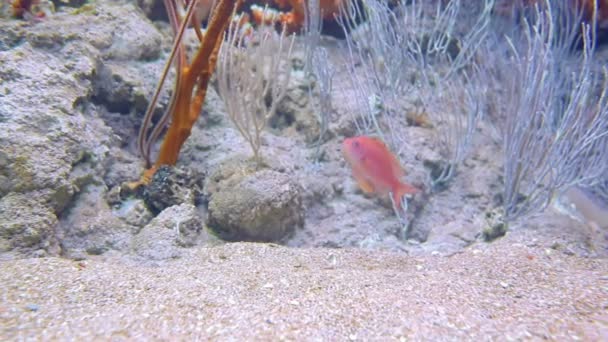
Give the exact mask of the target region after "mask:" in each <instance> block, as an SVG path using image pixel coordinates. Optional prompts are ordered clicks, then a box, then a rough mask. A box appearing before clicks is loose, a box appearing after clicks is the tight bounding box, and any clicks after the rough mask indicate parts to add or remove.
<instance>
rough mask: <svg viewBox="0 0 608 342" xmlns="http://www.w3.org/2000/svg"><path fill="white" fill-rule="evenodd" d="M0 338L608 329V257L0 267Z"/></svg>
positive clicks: (341, 255)
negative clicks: (153, 265)
mask: <svg viewBox="0 0 608 342" xmlns="http://www.w3.org/2000/svg"><path fill="white" fill-rule="evenodd" d="M0 288H1V289H0V340H15V339H23V338H32V337H34V338H38V339H40V338H44V339H52V340H55V339H62V340H65V339H82V338H86V339H87V340H91V339H93V338H95V339H102V340H105V339H113V340H115V339H118V340H123V339H129V340H134V339H136V340H142V339H144V338H146V339H155V340H156V339H171V340H175V339H184V340H191V339H193V338H204V339H213V340H226V339H228V340H230V339H232V340H242V339H248V340H251V339H259V340H268V339H272V340H277V339H288V340H293V339H297V340H311V339H312V340H318V339H322V340H334V341H335V340H345V339H351V340H357V339H366V340H369V339H374V340H377V339H382V340H384V339H389V338H397V339H398V338H401V337H408V338H413V339H434V340H437V339H439V340H446V339H455V338H457V339H462V338H479V337H485V338H496V339H500V340H502V339H508V338H526V339H529V338H533V339H540V338H545V337H548V338H551V339H557V340H564V339H567V340H571V339H573V338H575V337H578V338H581V339H584V340H588V341H591V340H600V339H605V338H607V337H608V260H606V259H595V260H594V259H584V258H579V257H576V256H568V255H565V254H563V253H560V252H557V251H553V250H551V251H548V250H544V249H539V248H529V247H524V246H521V245H512V244H509V243H507V242H501V241H499V242H497V243H494V244H492V245H489V246H486V245H483V246H481V247H476V248H475V249H470V250H467V251H465V252H464V253H461V254H457V255H454V256H452V257H439V256H429V257H424V258H412V257H408V256H407V255H403V254H390V253H381V252H376V251H374V252H365V251H360V250H335V249H288V248H284V247H278V246H274V245H263V244H245V243H238V244H229V245H226V246H219V247H213V248H203V249H198V250H193V251H192V255H191V256H189V257H188V258H184V259H181V260H175V261H171V262H167V263H166V264H163V265H161V266H159V267H144V266H141V265H137V264H135V263H128V264H126V263H125V262H121V261H118V260H112V259H109V258H106V259H96V260H87V261H83V262H77V261H71V260H65V259H57V258H48V259H29V260H18V261H10V262H4V263H0Z"/></svg>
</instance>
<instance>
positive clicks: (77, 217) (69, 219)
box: [58, 186, 139, 257]
mask: <svg viewBox="0 0 608 342" xmlns="http://www.w3.org/2000/svg"><path fill="white" fill-rule="evenodd" d="M105 194H106V188H105V187H104V186H88V187H87V188H86V189H84V190H83V191H82V192H81V193H80V194H79V195H78V196H77V198H76V199H75V200H74V205H73V206H72V207H70V209H69V210H66V212H65V213H64V215H63V217H62V219H61V221H60V230H59V232H58V235H59V238H60V239H61V246H62V248H63V252H64V254H65V255H67V256H68V257H71V256H74V255H79V256H80V255H83V254H84V253H86V254H92V255H98V254H103V253H105V252H107V251H109V250H125V249H127V248H128V246H129V243H130V241H131V238H132V237H133V235H134V234H135V233H136V232H137V230H138V229H139V228H138V227H135V226H132V225H129V224H127V223H125V222H124V221H122V220H121V219H120V218H118V217H117V216H116V215H114V214H113V213H112V208H110V206H109V205H108V203H107V202H106V201H105V199H104V197H105Z"/></svg>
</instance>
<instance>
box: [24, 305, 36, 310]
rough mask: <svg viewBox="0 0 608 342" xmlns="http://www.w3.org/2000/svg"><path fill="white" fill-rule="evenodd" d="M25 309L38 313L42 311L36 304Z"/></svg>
mask: <svg viewBox="0 0 608 342" xmlns="http://www.w3.org/2000/svg"><path fill="white" fill-rule="evenodd" d="M25 308H26V309H28V310H29V311H38V310H39V309H40V307H39V306H38V305H36V304H28V305H26V306H25Z"/></svg>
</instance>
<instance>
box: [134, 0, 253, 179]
mask: <svg viewBox="0 0 608 342" xmlns="http://www.w3.org/2000/svg"><path fill="white" fill-rule="evenodd" d="M240 4H241V0H219V3H218V4H217V6H216V7H215V10H214V12H213V16H212V18H211V21H210V23H209V25H208V27H207V31H206V32H205V35H204V37H203V39H202V41H201V45H200V47H199V49H198V51H197V53H196V55H195V57H194V59H193V62H192V63H191V65H190V66H184V67H182V68H181V70H178V81H177V82H176V84H175V89H174V98H175V100H174V101H175V102H174V103H173V104H172V106H171V113H170V115H171V119H172V121H171V125H170V126H169V128H168V130H167V133H166V135H165V138H164V140H163V142H162V144H161V148H160V152H159V155H158V158H157V160H156V162H155V163H154V165H153V166H152V167H151V168H150V169H148V170H145V171H144V173H143V175H142V177H141V179H140V181H139V182H134V183H131V184H129V187H130V188H136V187H138V186H140V185H143V184H147V183H149V181H150V180H151V178H152V176H153V175H154V173H155V172H156V170H157V169H158V168H159V167H160V166H162V165H175V163H177V159H178V157H179V152H180V150H181V148H182V146H183V144H184V142H185V141H186V139H187V138H188V137H189V136H190V132H191V130H192V126H194V123H195V122H196V120H197V119H198V117H199V114H200V112H201V109H202V106H203V103H204V102H205V95H206V93H207V86H208V84H209V79H210V78H211V75H212V74H213V71H214V69H215V65H216V62H217V55H218V52H219V49H220V47H221V44H222V41H223V38H224V31H225V30H226V28H227V26H228V24H229V23H230V21H231V19H232V14H233V13H234V10H235V9H236V8H238V6H240ZM187 21H188V18H186V19H185V20H184V22H182V25H187V24H188V23H187ZM193 24H194V25H195V29H197V31H200V30H199V29H200V28H199V27H198V25H199V24H198V23H193ZM182 29H183V28H182ZM179 38H181V36H180V37H178V38H177V39H179ZM174 49H183V46H182V44H180V43H179V42H178V43H176V45H175V46H174ZM182 51H183V50H182ZM179 55H180V56H178V58H184V57H185V53H181V54H179ZM178 65H186V63H185V61H183V62H182V63H178ZM163 80H164V79H163ZM161 82H162V81H161ZM195 86H196V92H194V88H195ZM140 140H142V139H140ZM142 141H143V140H142Z"/></svg>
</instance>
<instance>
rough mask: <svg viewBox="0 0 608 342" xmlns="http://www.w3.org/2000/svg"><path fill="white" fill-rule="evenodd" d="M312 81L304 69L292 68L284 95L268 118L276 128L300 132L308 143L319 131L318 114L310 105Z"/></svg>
mask: <svg viewBox="0 0 608 342" xmlns="http://www.w3.org/2000/svg"><path fill="white" fill-rule="evenodd" d="M312 88H314V81H313V80H312V79H311V78H310V77H307V75H306V72H304V70H293V71H292V72H291V77H290V79H289V84H288V88H287V92H286V94H285V97H284V98H283V99H282V100H281V102H280V103H279V104H278V106H277V112H276V114H275V115H274V116H272V117H271V118H270V126H271V127H273V128H277V129H281V130H284V129H288V128H290V129H293V130H295V131H296V132H297V133H299V134H302V135H303V136H304V139H305V140H306V142H308V143H312V142H315V141H317V139H318V138H319V134H320V132H321V125H320V123H319V118H318V115H317V114H316V113H315V112H314V110H313V108H312V106H311V105H310V103H309V102H310V94H309V91H310V90H311V89H312Z"/></svg>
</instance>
